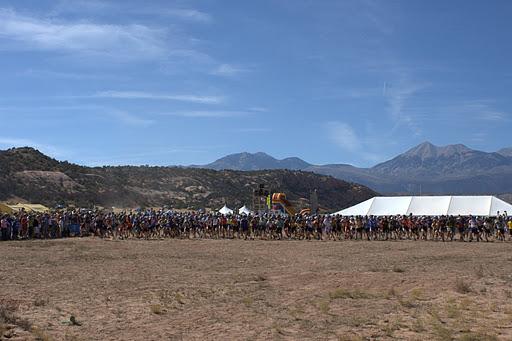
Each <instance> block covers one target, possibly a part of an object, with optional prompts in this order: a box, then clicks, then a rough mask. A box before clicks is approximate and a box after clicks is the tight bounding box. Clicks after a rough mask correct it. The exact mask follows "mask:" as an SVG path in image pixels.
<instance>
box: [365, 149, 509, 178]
mask: <svg viewBox="0 0 512 341" xmlns="http://www.w3.org/2000/svg"><path fill="white" fill-rule="evenodd" d="M511 165H512V162H511V159H510V158H507V157H505V156H503V155H501V154H498V153H486V152H481V151H477V150H472V149H469V148H468V147H466V146H464V145H462V144H456V145H449V146H444V147H437V146H434V145H433V144H431V143H429V142H425V143H422V144H420V145H418V146H416V147H414V148H412V149H410V150H408V151H407V152H405V153H403V154H401V155H398V156H397V157H395V158H393V159H392V160H389V161H386V162H383V163H381V164H378V165H376V166H374V167H372V168H371V171H372V173H374V174H379V175H383V176H393V177H400V178H421V177H430V178H432V177H441V178H446V177H453V176H456V177H460V176H463V175H468V176H469V175H475V173H481V172H484V173H486V172H488V171H489V170H490V169H493V168H496V167H500V166H511Z"/></svg>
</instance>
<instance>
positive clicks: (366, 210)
mask: <svg viewBox="0 0 512 341" xmlns="http://www.w3.org/2000/svg"><path fill="white" fill-rule="evenodd" d="M498 212H499V214H504V213H505V212H507V214H510V215H512V205H510V204H509V203H507V202H505V201H503V200H501V199H498V198H496V197H494V196H483V195H482V196H419V197H418V196H410V197H374V198H371V199H368V200H366V201H363V202H362V203H359V204H357V205H355V206H352V207H349V208H346V209H344V210H341V211H339V212H336V213H334V214H337V215H344V216H357V215H361V216H366V215H374V216H385V215H397V214H400V215H409V214H412V215H415V216H440V215H462V216H467V215H474V216H496V215H497V214H498Z"/></svg>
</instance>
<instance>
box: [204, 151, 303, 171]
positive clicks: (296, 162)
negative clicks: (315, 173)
mask: <svg viewBox="0 0 512 341" xmlns="http://www.w3.org/2000/svg"><path fill="white" fill-rule="evenodd" d="M309 166H311V165H310V164H309V163H307V162H305V161H303V160H301V159H299V158H297V157H289V158H286V159H282V160H278V159H276V158H274V157H272V156H270V155H268V154H266V153H262V152H259V153H254V154H252V153H238V154H231V155H228V156H225V157H223V158H221V159H218V160H216V161H214V162H212V163H210V164H207V165H204V166H196V167H201V168H208V169H215V170H224V169H231V170H240V171H252V170H263V169H290V170H301V169H305V168H307V167H309Z"/></svg>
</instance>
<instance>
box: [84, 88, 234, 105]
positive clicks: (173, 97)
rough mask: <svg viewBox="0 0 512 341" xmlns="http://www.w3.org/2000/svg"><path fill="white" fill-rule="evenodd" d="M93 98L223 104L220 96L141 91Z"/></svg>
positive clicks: (99, 93)
mask: <svg viewBox="0 0 512 341" xmlns="http://www.w3.org/2000/svg"><path fill="white" fill-rule="evenodd" d="M93 97H99V98H118V99H148V100H168V101H180V102H192V103H203V104H218V103H222V102H224V97H221V96H199V95H183V94H160V93H150V92H143V91H101V92H98V93H96V94H95V95H94V96H93Z"/></svg>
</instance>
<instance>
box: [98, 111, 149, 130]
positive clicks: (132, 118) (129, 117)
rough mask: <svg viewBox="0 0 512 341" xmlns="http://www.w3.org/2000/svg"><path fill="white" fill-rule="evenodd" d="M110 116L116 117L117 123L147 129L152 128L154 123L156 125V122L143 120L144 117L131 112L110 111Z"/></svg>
mask: <svg viewBox="0 0 512 341" xmlns="http://www.w3.org/2000/svg"><path fill="white" fill-rule="evenodd" d="M108 114H109V115H110V116H112V117H114V118H115V119H116V121H118V122H121V123H123V124H126V125H131V126H137V127H140V126H143V127H147V126H150V125H152V124H153V123H155V121H153V120H150V119H146V118H142V117H139V116H136V115H134V114H131V113H129V112H126V111H121V110H112V111H109V112H108Z"/></svg>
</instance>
